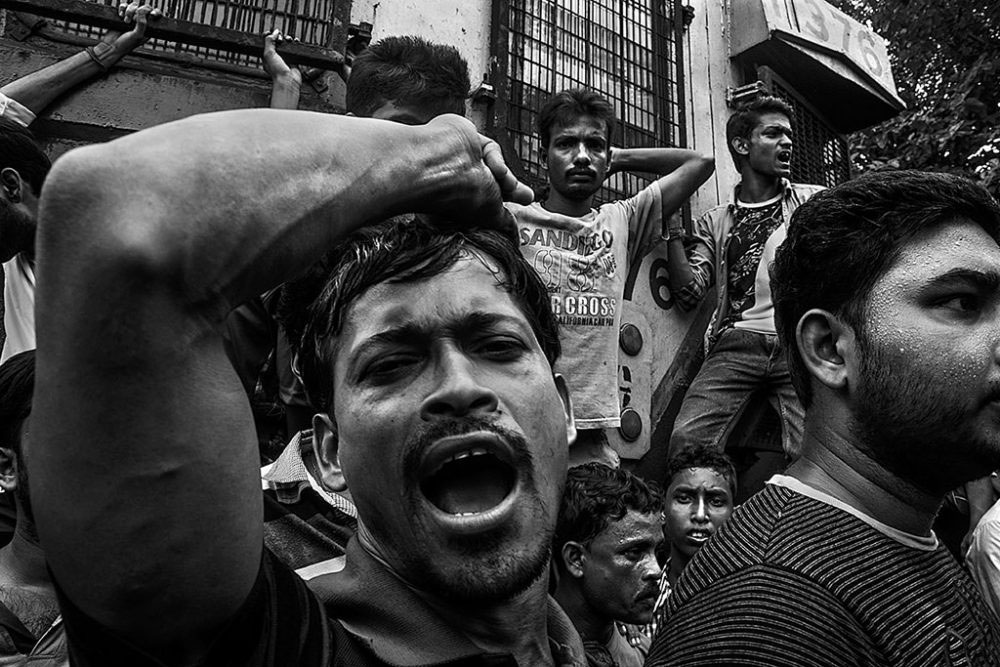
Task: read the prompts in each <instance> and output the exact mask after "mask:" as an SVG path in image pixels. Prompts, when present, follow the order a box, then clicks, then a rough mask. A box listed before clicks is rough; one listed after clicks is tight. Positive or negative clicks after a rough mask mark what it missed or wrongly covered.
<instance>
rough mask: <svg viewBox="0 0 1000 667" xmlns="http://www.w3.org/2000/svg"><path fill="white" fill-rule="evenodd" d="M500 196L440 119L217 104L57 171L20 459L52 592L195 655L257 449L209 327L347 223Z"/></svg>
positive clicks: (450, 121) (222, 617)
mask: <svg viewBox="0 0 1000 667" xmlns="http://www.w3.org/2000/svg"><path fill="white" fill-rule="evenodd" d="M484 162H485V164H484ZM498 184H499V187H498ZM502 194H503V195H504V196H508V197H511V198H513V199H515V200H519V201H527V200H530V191H529V190H528V189H527V188H526V187H525V186H523V185H520V184H519V183H517V181H516V179H514V177H513V176H512V175H511V174H510V173H509V172H508V171H507V170H506V167H505V166H503V162H502V160H501V158H500V153H499V149H498V148H497V146H496V145H495V144H493V143H491V142H486V140H485V139H483V138H482V137H480V136H479V135H478V134H477V133H476V132H475V129H474V128H473V126H472V125H471V124H470V123H468V121H465V120H464V119H460V118H458V117H454V116H452V117H443V118H440V119H437V120H435V121H433V122H432V123H430V124H428V125H426V126H421V127H415V128H411V127H406V126H402V125H397V124H394V123H389V122H384V121H378V120H368V119H358V118H347V117H342V116H330V115H326V114H315V113H309V112H301V111H298V112H297V111H280V110H279V111H276V110H254V111H234V112H225V113H219V114H210V115H205V116H196V117H192V118H189V119H185V120H182V121H177V122H175V123H170V124H167V125H162V126H159V127H155V128H151V129H149V130H145V131H143V132H139V133H137V134H134V135H131V136H129V137H125V138H122V139H119V140H116V141H113V142H111V143H108V144H103V145H99V146H91V147H87V148H82V149H79V150H77V151H73V152H71V153H69V154H67V155H66V156H65V157H64V158H63V159H61V160H60V161H59V162H57V163H56V165H55V167H54V168H53V171H52V173H51V175H50V176H49V180H48V182H47V184H46V188H45V191H44V196H43V199H42V207H41V221H40V228H39V237H38V247H39V269H40V271H39V274H38V298H37V304H38V308H37V330H38V342H39V345H38V363H37V367H38V368H37V391H36V396H37V398H38V402H37V404H36V406H35V408H34V411H33V415H32V426H33V433H32V438H31V439H30V443H29V444H28V445H27V450H28V451H27V452H26V456H27V458H28V459H29V460H30V461H31V475H32V487H33V500H34V509H35V514H36V520H37V523H38V528H39V532H40V534H41V537H42V542H43V545H44V547H45V550H46V554H47V555H48V556H49V565H50V567H51V569H52V572H53V574H54V575H55V578H56V580H57V582H58V583H59V585H60V586H61V587H62V589H63V590H64V591H65V593H66V594H67V595H68V596H69V598H70V599H71V600H72V601H73V602H74V603H75V604H76V605H77V606H78V607H79V608H80V609H81V610H82V611H84V612H85V613H86V614H88V615H89V616H91V617H92V618H94V619H95V620H97V621H99V622H100V623H102V624H104V625H105V626H107V627H109V628H111V629H113V630H114V631H116V632H118V633H119V634H121V635H123V636H124V637H125V638H127V639H129V640H131V641H133V642H135V643H137V644H138V645H140V646H143V647H147V648H149V649H151V650H153V651H155V652H157V653H158V654H160V655H163V656H165V657H167V656H169V657H172V658H173V659H175V660H187V659H190V658H191V657H192V656H197V655H198V654H199V653H200V652H201V651H203V650H204V648H205V646H204V642H205V641H207V639H206V638H207V637H211V635H212V633H213V631H214V630H216V629H217V628H218V627H219V626H220V625H221V624H222V623H224V622H225V621H226V620H227V619H228V618H229V617H231V616H232V614H233V613H234V612H235V610H236V609H237V608H238V607H239V605H240V604H241V603H242V602H243V600H244V599H245V598H246V596H247V594H248V592H249V591H250V588H251V586H252V585H253V582H254V580H255V576H256V573H257V570H258V567H259V564H260V554H261V544H262V538H261V500H260V481H259V478H258V474H257V452H256V444H255V443H256V439H255V437H254V431H253V426H252V421H251V418H250V412H249V408H248V406H247V404H246V398H245V394H244V392H243V389H242V387H241V386H240V383H239V381H238V379H237V378H236V375H235V373H234V372H233V370H232V369H231V367H230V366H229V363H228V361H227V359H226V356H225V354H224V351H223V346H222V343H221V337H220V335H219V332H218V327H219V325H220V323H221V322H222V319H223V317H224V316H225V315H226V313H227V312H228V311H229V310H230V308H231V306H232V305H234V304H238V303H241V302H242V301H244V300H245V299H247V298H249V297H251V296H253V295H256V294H259V293H261V292H263V291H264V290H265V289H267V288H268V287H271V286H273V285H275V284H277V283H278V282H280V281H281V280H283V279H285V278H287V277H289V276H290V275H292V274H294V273H295V272H296V271H297V270H299V269H301V267H304V266H307V265H309V264H310V263H311V262H313V261H315V260H316V259H317V258H319V257H320V256H321V254H322V253H323V252H324V251H325V249H326V248H328V247H329V246H330V245H331V243H333V242H334V241H335V240H336V239H337V238H339V237H341V236H342V235H344V234H346V233H348V232H350V231H352V230H353V229H355V228H357V227H358V226H360V225H362V224H364V223H366V222H368V221H372V220H375V219H381V218H383V217H386V216H388V215H391V214H394V213H398V212H403V211H427V212H431V213H438V214H445V215H449V216H451V217H452V218H456V217H460V218H461V219H462V220H464V221H469V220H473V221H478V222H485V221H489V220H491V219H494V218H498V217H499V215H500V213H501V211H502V208H501V195H502Z"/></svg>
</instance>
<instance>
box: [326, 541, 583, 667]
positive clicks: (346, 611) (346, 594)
mask: <svg viewBox="0 0 1000 667" xmlns="http://www.w3.org/2000/svg"><path fill="white" fill-rule="evenodd" d="M309 588H311V589H312V591H313V592H314V593H315V594H316V596H317V597H318V598H319V599H320V600H321V601H322V602H323V604H324V606H325V607H326V611H327V614H328V615H329V617H330V618H332V619H336V620H337V621H339V622H340V624H341V625H343V627H344V628H345V629H346V630H347V631H348V632H349V633H351V634H352V635H354V636H355V637H356V638H357V639H358V640H360V641H361V642H362V643H363V644H364V645H365V646H367V648H368V649H369V650H371V651H372V652H373V653H374V654H375V655H377V656H378V657H379V659H380V660H383V661H385V662H388V663H389V664H393V665H437V664H450V663H452V662H457V661H458V660H460V659H462V658H471V657H477V656H482V657H483V658H488V659H495V660H497V662H498V664H505V660H504V658H505V656H502V655H492V654H484V653H483V650H482V649H481V648H479V647H478V646H476V645H475V644H474V643H473V642H472V641H471V640H470V639H469V638H468V637H467V636H466V635H464V634H463V633H461V632H459V631H457V630H455V629H454V628H452V627H451V626H450V625H448V624H446V623H445V622H444V621H443V620H442V619H441V617H440V616H438V615H437V614H436V613H435V611H434V610H433V609H432V608H431V607H430V606H428V605H427V604H426V603H425V602H424V601H423V599H422V598H421V597H420V595H419V594H418V593H417V592H416V591H414V590H413V589H411V588H410V587H409V586H407V585H406V584H405V583H403V582H402V581H401V580H400V579H399V578H397V577H396V576H395V575H393V574H392V573H391V572H389V570H388V569H386V567H385V566H384V565H383V564H382V563H381V562H380V561H378V560H376V559H375V558H374V557H373V556H372V555H371V554H369V553H368V551H367V550H366V549H365V548H364V547H362V546H361V544H360V542H359V541H358V539H357V538H356V537H354V538H351V541H350V542H348V544H347V565H346V566H345V567H344V569H343V570H342V571H340V572H337V573H333V574H326V575H322V576H320V577H317V578H315V579H312V580H310V581H309ZM547 604H548V609H547V615H546V617H547V631H548V636H549V647H550V649H551V651H552V658H553V661H554V662H555V664H556V665H557V667H585V666H586V664H587V662H586V659H585V657H584V651H583V642H582V641H581V640H580V635H579V634H577V631H576V629H575V628H574V627H573V623H572V622H571V621H570V620H569V617H568V616H566V613H565V612H563V610H562V609H561V608H560V607H559V605H558V604H557V603H556V602H555V600H553V599H552V598H551V597H549V598H548V602H547Z"/></svg>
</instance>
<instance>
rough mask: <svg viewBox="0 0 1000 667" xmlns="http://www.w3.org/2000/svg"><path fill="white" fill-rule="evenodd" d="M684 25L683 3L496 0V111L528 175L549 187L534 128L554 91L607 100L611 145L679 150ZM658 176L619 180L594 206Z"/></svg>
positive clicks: (609, 185) (498, 126)
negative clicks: (613, 119) (613, 127)
mask: <svg viewBox="0 0 1000 667" xmlns="http://www.w3.org/2000/svg"><path fill="white" fill-rule="evenodd" d="M682 36H683V19H682V9H681V4H680V0H494V5H493V40H492V44H493V53H492V55H493V56H494V58H495V62H496V65H497V78H496V88H497V95H498V98H499V101H498V103H497V109H496V116H495V118H494V119H493V120H494V122H495V125H494V127H493V128H492V129H493V130H494V131H495V132H497V133H506V134H507V135H508V138H509V139H510V141H509V143H508V142H505V143H507V145H508V146H511V145H512V146H513V148H514V150H515V151H516V153H517V155H518V157H519V158H520V160H521V163H522V166H523V170H524V174H523V176H524V177H525V178H526V179H527V180H528V181H529V182H532V183H534V184H535V185H540V184H542V183H544V181H545V178H544V172H543V171H542V164H541V156H540V147H539V143H538V135H537V132H536V127H535V122H536V118H537V115H538V111H539V109H540V108H541V106H542V104H543V103H544V102H545V100H546V99H547V98H548V97H549V96H550V95H551V94H553V93H555V92H558V91H560V90H563V89H565V88H575V87H584V88H589V89H591V90H594V91H596V92H598V93H600V94H602V95H604V96H605V97H607V98H608V99H609V100H610V101H611V102H612V104H613V105H614V107H615V112H616V115H617V116H618V120H619V124H618V130H617V136H615V137H613V138H612V141H614V142H615V143H617V144H619V145H622V146H627V147H631V148H637V147H650V146H683V145H684V143H685V124H684V102H683V94H682V91H683V79H682V76H683V60H682V50H681V43H682V41H681V40H682ZM653 178H654V177H653V175H638V174H626V173H618V174H615V175H614V176H612V177H611V178H610V179H608V181H607V182H606V183H605V185H604V187H603V188H602V189H601V191H600V192H599V193H598V199H599V200H601V201H608V200H612V199H620V198H622V197H626V196H630V195H632V194H635V193H636V192H637V191H638V190H639V189H641V188H642V187H643V186H644V185H645V184H646V183H648V182H650V181H651V180H653Z"/></svg>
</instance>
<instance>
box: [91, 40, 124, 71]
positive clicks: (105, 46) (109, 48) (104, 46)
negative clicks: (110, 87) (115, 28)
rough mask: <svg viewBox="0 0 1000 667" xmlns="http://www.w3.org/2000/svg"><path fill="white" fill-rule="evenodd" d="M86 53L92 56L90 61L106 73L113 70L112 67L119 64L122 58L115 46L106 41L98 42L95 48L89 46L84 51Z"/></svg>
mask: <svg viewBox="0 0 1000 667" xmlns="http://www.w3.org/2000/svg"><path fill="white" fill-rule="evenodd" d="M84 52H85V53H86V54H87V55H88V56H90V59H91V60H92V61H94V63H95V64H96V65H97V66H98V67H100V68H101V69H102V70H104V71H105V72H107V71H108V70H109V69H111V66H112V65H114V64H115V63H116V62H118V61H119V59H120V58H121V56H119V55H118V51H117V49H116V48H115V45H114V44H109V43H108V42H104V41H101V42H97V43H96V44H94V45H93V46H88V47H87V48H86V49H84Z"/></svg>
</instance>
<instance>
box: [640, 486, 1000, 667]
mask: <svg viewBox="0 0 1000 667" xmlns="http://www.w3.org/2000/svg"><path fill="white" fill-rule="evenodd" d="M777 479H780V480H784V479H786V478H777ZM781 483H782V484H791V483H793V482H787V481H782V482H781ZM809 492H810V493H814V492H812V491H809ZM900 535H902V536H903V537H900ZM904 537H906V536H905V535H904V534H901V533H900V534H899V535H897V536H895V537H894V536H890V535H889V534H888V533H887V532H885V531H884V530H879V529H876V527H874V526H873V525H870V524H869V523H867V522H866V521H863V520H862V519H861V518H859V517H858V516H854V515H852V514H851V513H849V512H847V511H845V510H843V509H840V508H838V507H834V506H832V505H830V504H827V503H826V502H822V501H821V500H819V499H818V498H812V497H808V496H806V495H803V493H799V492H798V491H796V490H792V489H791V488H787V487H785V486H777V485H775V484H773V483H772V484H768V485H767V486H766V487H765V489H764V490H763V491H761V492H760V493H758V494H756V495H755V496H753V497H752V498H751V499H750V500H748V501H747V502H746V503H744V504H743V505H742V506H741V507H740V508H739V509H738V510H737V511H736V512H735V513H734V514H733V517H732V519H730V521H729V522H728V523H727V524H726V525H725V526H723V527H722V528H721V529H720V530H719V532H718V534H717V535H716V536H715V537H713V538H712V540H711V541H710V542H709V543H708V544H707V545H706V546H705V547H704V548H703V549H701V550H700V551H699V552H698V553H697V554H695V557H694V558H693V559H692V560H691V562H690V563H689V564H688V566H687V568H685V570H684V574H683V575H682V576H681V578H680V581H679V582H678V585H677V587H676V588H675V589H674V592H673V593H672V595H671V596H670V600H669V601H668V603H667V621H666V624H665V626H664V627H663V628H662V629H661V630H660V632H659V633H658V634H657V635H656V637H655V638H654V640H653V646H652V648H651V649H650V653H649V658H648V660H647V662H646V664H647V665H648V666H650V667H653V666H656V667H659V666H667V665H669V666H670V667H681V666H688V667H693V666H695V665H699V666H703V667H707V666H712V667H716V666H718V665H740V666H747V665H761V666H763V665H767V666H768V667H861V666H864V667H928V666H930V665H934V666H941V667H945V666H956V667H957V666H958V665H968V666H969V667H972V666H973V665H974V666H975V667H1000V624H998V621H997V618H996V617H995V616H994V615H993V614H992V612H990V611H989V609H988V608H987V607H986V604H985V603H984V602H983V600H982V597H981V596H980V594H979V592H978V590H976V587H975V584H973V582H972V580H971V578H970V577H969V575H968V574H967V573H966V572H964V571H963V570H962V568H961V567H959V565H958V564H957V563H956V562H955V560H954V559H953V558H952V557H951V555H950V554H949V553H948V552H947V550H946V549H945V548H944V547H942V546H941V545H940V544H936V545H935V544H934V541H933V540H932V539H931V540H925V541H926V542H929V543H926V544H917V543H916V540H913V539H909V540H908V541H904Z"/></svg>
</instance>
